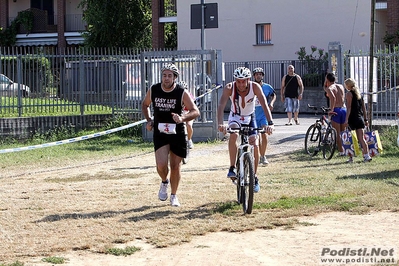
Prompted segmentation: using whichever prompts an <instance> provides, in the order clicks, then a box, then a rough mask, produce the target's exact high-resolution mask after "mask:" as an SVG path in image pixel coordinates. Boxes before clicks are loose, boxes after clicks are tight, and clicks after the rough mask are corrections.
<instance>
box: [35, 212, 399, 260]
mask: <svg viewBox="0 0 399 266" xmlns="http://www.w3.org/2000/svg"><path fill="white" fill-rule="evenodd" d="M300 222H302V223H309V226H300V227H295V229H288V230H286V229H274V230H255V231H250V232H244V233H228V232H217V233H210V234H207V235H205V236H199V237H195V238H194V239H193V240H192V241H190V242H189V243H186V244H183V245H179V246H171V247H167V248H162V249H159V248H154V247H153V246H151V245H149V244H146V243H144V242H142V241H134V242H130V243H126V245H128V246H136V247H141V248H142V250H141V251H140V252H137V253H135V254H134V255H132V256H128V257H115V256H113V255H99V254H93V253H91V252H86V251H80V252H68V253H65V254H61V255H62V256H63V257H65V258H68V259H69V262H68V264H69V265H76V266H77V265H80V266H92V265H102V266H106V265H109V266H114V265H154V266H156V265H165V266H169V265H204V266H207V265H229V266H235V265H237V266H241V265H320V264H321V256H320V254H321V251H322V249H323V248H337V249H343V248H351V249H357V248H372V247H380V248H386V249H390V248H394V249H395V255H396V257H395V261H396V260H397V259H398V253H397V252H398V247H399V242H398V235H399V227H398V226H397V225H398V224H399V213H392V212H378V213H371V214H367V215H350V214H347V213H341V212H337V213H327V214H320V215H317V216H315V217H303V218H301V219H300ZM393 225H396V226H393ZM387 228H389V230H387ZM335 258H337V259H339V258H340V257H335ZM341 258H342V257H341ZM356 258H358V257H356ZM365 258H366V259H367V257H365ZM32 265H48V264H44V263H40V262H39V261H37V263H34V264H32ZM329 265H362V264H361V263H360V264H356V263H350V264H345V263H333V264H329ZM363 265H364V264H363ZM394 265H399V264H398V263H397V262H396V263H395V264H394Z"/></svg>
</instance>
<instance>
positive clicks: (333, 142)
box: [323, 127, 337, 160]
mask: <svg viewBox="0 0 399 266" xmlns="http://www.w3.org/2000/svg"><path fill="white" fill-rule="evenodd" d="M336 148H337V131H336V130H335V128H333V127H329V128H327V131H326V136H325V137H324V140H323V157H324V159H326V160H330V159H331V158H332V157H333V156H334V152H335V149H336Z"/></svg>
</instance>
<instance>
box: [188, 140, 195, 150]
mask: <svg viewBox="0 0 399 266" xmlns="http://www.w3.org/2000/svg"><path fill="white" fill-rule="evenodd" d="M188 148H189V149H193V148H194V143H193V141H192V140H191V139H190V140H189V141H188Z"/></svg>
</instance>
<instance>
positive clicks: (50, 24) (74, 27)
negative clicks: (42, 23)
mask: <svg viewBox="0 0 399 266" xmlns="http://www.w3.org/2000/svg"><path fill="white" fill-rule="evenodd" d="M14 19H15V17H10V18H9V25H11V22H12V21H14ZM82 19H83V15H82V14H66V15H65V32H79V31H85V30H86V28H87V23H86V21H83V20H82ZM46 26H47V27H45V28H41V29H40V30H37V29H33V30H32V32H31V33H43V32H48V33H52V32H57V16H51V17H48V19H47V25H46ZM18 33H26V32H25V31H24V30H23V29H19V31H18Z"/></svg>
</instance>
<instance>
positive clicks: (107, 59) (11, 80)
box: [0, 47, 221, 120]
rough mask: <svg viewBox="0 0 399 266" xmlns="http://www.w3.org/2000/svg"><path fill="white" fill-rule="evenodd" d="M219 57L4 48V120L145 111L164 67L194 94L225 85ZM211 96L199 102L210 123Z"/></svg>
mask: <svg viewBox="0 0 399 266" xmlns="http://www.w3.org/2000/svg"><path fill="white" fill-rule="evenodd" d="M216 53H217V51H214V50H206V51H202V50H200V51H197V50H194V51H137V50H129V49H77V48H73V49H65V50H57V49H52V48H44V47H41V48H32V47H22V48H16V47H13V48H0V74H2V77H4V80H2V79H1V80H0V82H1V84H2V85H1V86H2V87H1V90H2V91H1V92H0V95H1V96H2V97H1V98H0V116H1V117H22V116H23V117H27V116H37V115H49V114H50V115H51V113H54V114H55V115H60V114H65V115H68V114H73V115H84V114H92V113H97V114H98V113H104V114H110V113H111V114H115V113H121V112H122V113H126V112H130V113H132V112H133V113H135V112H141V100H142V98H143V97H144V95H145V93H146V91H147V89H148V88H149V86H150V85H151V84H155V83H158V82H160V80H161V74H160V69H161V66H162V64H164V63H168V62H171V63H175V64H176V65H177V67H178V68H179V69H180V71H181V75H180V77H179V80H184V81H186V82H187V83H188V84H189V87H190V90H191V93H192V94H193V95H194V96H198V95H201V94H203V93H204V92H205V91H206V90H208V89H210V88H211V87H212V85H214V84H217V83H220V82H221V81H218V80H217V79H218V78H217V72H216V71H217V69H218V67H217V66H216V62H217V61H218V60H217V56H216ZM203 67H205V73H206V78H205V79H203V78H202V77H203V75H202V73H203V70H204V68H203ZM219 76H221V74H219ZM219 79H221V78H219ZM203 80H205V82H206V83H205V85H202V84H203V83H204V82H203ZM12 96H15V97H12ZM210 97H211V95H208V96H207V97H204V98H202V99H201V100H200V102H199V104H200V105H201V110H202V113H201V114H202V116H203V117H201V118H200V119H201V120H209V119H212V116H213V115H212V110H213V109H212V106H210V102H211V101H210Z"/></svg>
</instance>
